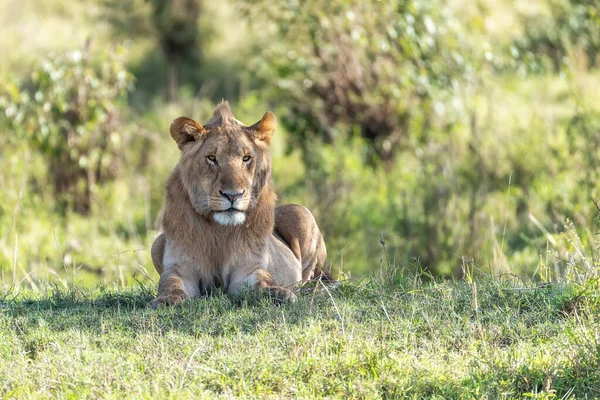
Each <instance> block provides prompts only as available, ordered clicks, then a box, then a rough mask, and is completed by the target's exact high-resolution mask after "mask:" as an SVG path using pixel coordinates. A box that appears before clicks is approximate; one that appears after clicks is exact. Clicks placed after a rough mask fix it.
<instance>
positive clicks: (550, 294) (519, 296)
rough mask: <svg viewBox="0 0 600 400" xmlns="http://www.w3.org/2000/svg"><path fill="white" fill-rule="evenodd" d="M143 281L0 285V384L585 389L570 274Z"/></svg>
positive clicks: (17, 391) (141, 390)
mask: <svg viewBox="0 0 600 400" xmlns="http://www.w3.org/2000/svg"><path fill="white" fill-rule="evenodd" d="M154 290H155V288H154V287H150V288H146V287H141V286H140V287H137V288H128V289H117V288H111V287H106V286H103V287H100V288H96V289H85V290H82V289H77V288H72V289H71V290H64V289H61V288H59V287H50V286H47V287H45V288H44V289H42V290H41V291H38V292H34V291H27V290H23V291H20V292H19V293H14V292H10V290H6V289H5V291H4V292H0V397H4V398H13V397H18V398H49V397H58V398H73V397H77V398H79V397H89V398H98V397H102V398H124V397H131V398H178V399H179V398H213V397H215V395H219V396H222V397H245V398H268V397H271V398H279V397H288V398H289V397H301V398H322V397H332V398H340V397H350V398H378V397H382V398H522V397H534V398H554V397H556V398H561V397H565V398H598V397H600V372H599V371H600V342H599V339H598V337H599V335H600V328H599V327H598V322H600V316H599V309H598V299H597V296H596V295H595V294H594V293H595V292H594V291H583V292H582V290H581V288H580V287H578V286H562V285H558V284H553V285H546V286H543V287H535V286H523V285H521V284H519V285H515V284H509V283H506V282H504V283H502V282H499V281H495V280H489V279H484V278H482V279H481V280H479V281H476V282H475V283H474V284H469V283H468V282H466V281H454V282H432V281H429V282H422V281H421V279H420V278H419V277H418V276H414V275H409V274H408V273H405V272H403V273H398V272H396V273H393V274H389V276H386V277H385V278H384V279H379V278H377V279H375V278H365V279H363V280H362V281H355V282H348V283H345V284H344V285H342V286H341V287H340V288H339V289H337V290H335V291H333V292H332V293H331V296H330V295H329V294H328V293H326V292H320V293H316V294H304V295H302V296H301V297H300V298H299V301H298V302H297V303H296V304H288V305H284V306H275V305H273V304H271V302H270V300H269V299H268V298H265V297H261V296H256V295H247V296H245V297H242V298H240V299H234V298H231V297H229V296H225V295H222V294H217V295H214V296H211V297H209V298H204V299H196V300H192V301H189V302H187V303H185V304H184V305H181V306H176V307H172V308H166V309H161V310H158V311H153V310H151V309H150V308H149V307H147V303H148V302H149V301H150V299H151V298H152V295H153V292H154ZM592 295H593V296H592Z"/></svg>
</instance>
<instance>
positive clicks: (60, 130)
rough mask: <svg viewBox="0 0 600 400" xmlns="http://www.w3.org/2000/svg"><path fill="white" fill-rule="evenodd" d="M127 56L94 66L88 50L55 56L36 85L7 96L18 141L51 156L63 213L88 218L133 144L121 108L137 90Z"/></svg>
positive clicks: (14, 85)
mask: <svg viewBox="0 0 600 400" xmlns="http://www.w3.org/2000/svg"><path fill="white" fill-rule="evenodd" d="M124 61H125V60H124V57H123V54H122V50H121V49H119V50H118V51H111V52H108V53H107V54H103V55H102V57H100V61H98V62H95V60H94V59H92V57H91V54H90V53H89V52H88V49H87V47H86V48H84V49H83V50H80V51H71V52H67V53H62V54H55V55H50V56H49V57H48V58H46V59H45V60H43V61H41V62H40V63H39V64H38V65H37V66H36V67H35V68H34V70H33V72H32V74H31V78H30V79H29V80H24V81H11V82H8V83H7V84H4V85H3V87H2V88H1V91H0V94H1V96H0V112H2V113H3V114H5V115H6V116H7V120H6V123H7V125H8V126H7V128H8V129H10V130H11V131H13V132H14V133H15V138H17V139H18V140H21V139H23V140H27V141H28V142H29V143H30V144H31V146H32V147H33V148H35V149H37V150H39V151H40V152H41V153H43V154H44V156H45V158H46V160H47V164H48V170H49V175H50V176H51V179H52V185H53V188H54V192H55V196H56V199H57V200H59V202H60V204H61V206H62V209H63V210H64V209H65V208H71V209H73V210H75V211H77V212H80V213H87V212H88V211H89V210H90V207H91V204H92V198H93V194H94V188H95V186H96V185H99V184H102V183H103V182H106V181H108V180H111V179H114V178H115V176H117V174H118V161H119V156H120V152H121V149H122V148H123V146H124V141H125V140H126V136H127V135H126V131H127V128H126V124H125V123H124V122H123V119H122V117H121V111H120V109H119V107H120V106H121V103H122V102H123V101H124V100H125V95H126V93H127V91H128V90H129V89H130V88H131V85H132V76H131V75H130V74H129V73H128V72H127V70H126V69H125V64H124Z"/></svg>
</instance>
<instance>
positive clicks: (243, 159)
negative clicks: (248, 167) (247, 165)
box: [242, 156, 252, 162]
mask: <svg viewBox="0 0 600 400" xmlns="http://www.w3.org/2000/svg"><path fill="white" fill-rule="evenodd" d="M251 159H252V157H250V156H244V158H242V161H244V162H248V161H250V160H251Z"/></svg>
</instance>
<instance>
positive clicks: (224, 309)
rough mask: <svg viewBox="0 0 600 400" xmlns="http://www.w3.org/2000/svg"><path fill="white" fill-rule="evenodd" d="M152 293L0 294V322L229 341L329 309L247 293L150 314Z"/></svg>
mask: <svg viewBox="0 0 600 400" xmlns="http://www.w3.org/2000/svg"><path fill="white" fill-rule="evenodd" d="M154 295H155V288H152V289H149V288H146V287H139V288H128V289H120V290H118V291H117V290H113V289H111V290H106V289H105V288H100V289H99V290H98V291H97V292H93V293H92V292H89V291H86V290H82V289H78V288H72V289H70V290H68V291H67V290H63V289H58V288H56V287H55V288H53V289H52V290H49V291H47V292H42V293H26V294H22V293H16V294H15V293H12V294H11V293H6V294H4V295H2V294H1V293H0V319H5V320H7V321H8V323H9V326H11V325H12V327H13V328H15V329H17V331H18V332H23V333H26V332H28V331H30V330H32V329H39V327H40V325H43V326H44V327H45V328H46V329H50V330H52V331H69V330H86V331H91V332H94V333H97V334H106V333H110V332H111V331H118V332H119V333H123V332H128V333H130V334H132V335H137V334H144V333H148V332H152V333H161V334H164V333H167V332H169V331H178V332H183V333H188V334H190V335H195V336H198V335H204V334H206V335H211V336H215V335H217V336H228V335H232V334H239V333H245V334H254V333H256V332H257V331H260V330H262V328H263V326H264V325H265V324H272V323H273V321H282V317H281V316H282V314H283V313H284V314H285V317H284V319H283V321H284V322H285V323H286V324H288V325H295V324H300V323H302V322H303V321H304V320H306V319H307V318H310V316H311V315H312V313H313V312H314V311H315V310H316V309H317V308H323V307H328V306H327V300H328V299H327V298H326V297H324V296H326V294H323V293H320V294H318V295H317V296H315V297H312V296H310V295H305V296H303V297H300V299H299V301H298V302H297V303H295V304H285V305H275V304H273V301H272V300H271V299H270V298H269V297H268V295H266V294H260V293H246V294H244V295H242V296H240V297H232V296H228V295H226V294H223V293H222V292H220V291H217V292H216V293H213V294H211V295H210V296H207V297H202V298H194V299H190V300H188V301H186V302H184V303H182V304H178V305H175V306H171V307H163V308H160V309H158V310H153V309H152V308H150V306H149V303H150V301H151V300H152V299H153V298H154Z"/></svg>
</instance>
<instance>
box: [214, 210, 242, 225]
mask: <svg viewBox="0 0 600 400" xmlns="http://www.w3.org/2000/svg"><path fill="white" fill-rule="evenodd" d="M213 219H214V220H215V222H216V223H218V224H221V225H241V224H243V223H244V221H246V214H245V213H243V212H242V211H221V212H216V213H214V215H213Z"/></svg>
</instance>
